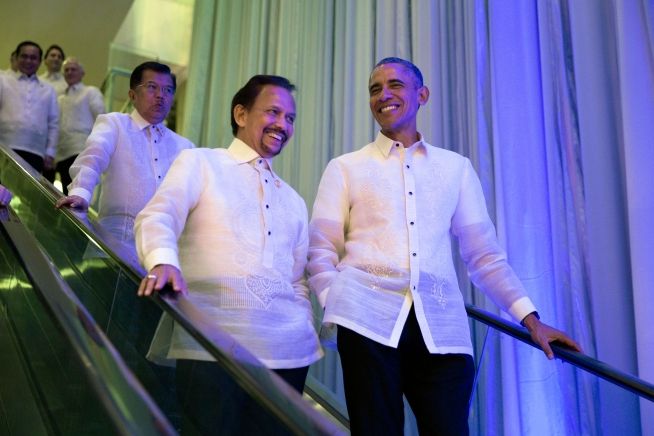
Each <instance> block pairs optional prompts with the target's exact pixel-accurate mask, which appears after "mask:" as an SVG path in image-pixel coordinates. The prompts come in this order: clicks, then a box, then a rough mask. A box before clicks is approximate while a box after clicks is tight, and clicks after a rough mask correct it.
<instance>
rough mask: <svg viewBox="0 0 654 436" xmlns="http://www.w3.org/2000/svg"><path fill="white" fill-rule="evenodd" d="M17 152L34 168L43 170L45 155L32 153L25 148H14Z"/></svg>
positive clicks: (39, 170)
mask: <svg viewBox="0 0 654 436" xmlns="http://www.w3.org/2000/svg"><path fill="white" fill-rule="evenodd" d="M14 151H15V152H16V154H17V155H18V156H20V157H22V158H23V160H24V161H25V162H27V163H28V164H30V165H31V166H32V168H34V169H35V170H36V171H38V172H39V173H40V172H43V157H41V156H39V155H38V154H34V153H30V152H29V151H25V150H14Z"/></svg>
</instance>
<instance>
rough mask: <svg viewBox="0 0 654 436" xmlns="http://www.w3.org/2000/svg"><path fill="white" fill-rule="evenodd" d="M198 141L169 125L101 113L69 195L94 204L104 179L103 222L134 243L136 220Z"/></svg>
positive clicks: (74, 168)
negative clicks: (176, 163)
mask: <svg viewBox="0 0 654 436" xmlns="http://www.w3.org/2000/svg"><path fill="white" fill-rule="evenodd" d="M192 147H193V143H192V142H191V141H189V140H188V139H186V138H184V137H182V136H180V135H178V134H176V133H175V132H173V131H171V130H170V129H168V128H167V127H166V126H164V125H163V124H156V125H151V124H149V123H148V122H147V121H146V120H144V119H143V117H142V116H141V115H140V114H139V113H138V112H137V111H136V110H135V111H133V112H132V113H131V114H122V113H117V112H112V113H109V114H102V115H99V116H98V118H97V120H96V122H95V125H94V126H93V130H92V131H91V134H90V135H89V137H88V139H87V140H86V146H85V148H84V151H82V153H80V154H79V156H78V157H77V159H75V162H74V163H73V165H72V166H71V167H70V176H71V178H72V179H73V181H72V182H71V184H70V185H69V186H68V193H69V195H78V196H80V197H82V198H84V199H85V200H86V201H88V202H90V201H91V198H92V197H93V190H94V189H95V187H96V186H97V185H98V184H99V183H100V181H101V180H102V189H101V192H100V197H99V201H98V217H99V220H100V223H101V224H102V225H103V226H104V227H105V228H106V229H107V230H108V231H109V232H110V233H111V234H113V235H114V236H115V237H116V238H118V239H119V240H121V241H133V240H134V230H133V229H134V218H135V217H136V214H138V213H139V212H140V211H141V209H143V207H144V206H145V205H146V203H147V202H148V201H149V200H150V198H152V196H153V195H154V192H155V191H156V190H157V188H158V187H159V185H161V182H162V181H163V179H164V176H165V175H166V173H167V172H168V169H169V168H170V165H172V163H173V161H174V160H175V158H176V157H177V155H178V154H179V152H180V151H182V150H184V149H187V148H192Z"/></svg>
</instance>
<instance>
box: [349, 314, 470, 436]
mask: <svg viewBox="0 0 654 436" xmlns="http://www.w3.org/2000/svg"><path fill="white" fill-rule="evenodd" d="M337 341H338V351H339V354H340V358H341V364H342V367H343V382H344V385H345V401H346V403H347V411H348V414H349V416H350V430H351V432H352V435H355V436H356V435H402V434H404V403H403V400H402V395H403V394H404V395H405V396H406V398H407V400H408V402H409V405H410V406H411V409H412V410H413V413H414V414H415V416H416V420H417V423H418V431H419V432H420V434H421V435H457V436H459V435H467V434H468V403H469V399H470V394H471V392H472V384H473V380H474V362H473V360H472V357H471V356H469V355H467V354H430V353H429V350H428V349H427V347H426V346H425V343H424V340H423V338H422V334H421V332H420V327H419V325H418V320H417V318H416V315H415V312H414V310H413V307H412V308H411V312H410V314H409V318H408V320H407V322H406V324H405V326H404V330H403V331H402V336H401V338H400V342H399V345H398V348H392V347H388V346H385V345H382V344H379V343H378V342H375V341H373V340H371V339H368V338H366V337H364V336H362V335H360V334H358V333H355V332H353V331H352V330H349V329H347V328H344V327H342V326H338V338H337Z"/></svg>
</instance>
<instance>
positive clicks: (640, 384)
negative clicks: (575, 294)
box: [466, 304, 654, 401]
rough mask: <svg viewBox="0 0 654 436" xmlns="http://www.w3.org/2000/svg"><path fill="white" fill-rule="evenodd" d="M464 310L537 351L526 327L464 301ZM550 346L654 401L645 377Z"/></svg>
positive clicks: (561, 355)
mask: <svg viewBox="0 0 654 436" xmlns="http://www.w3.org/2000/svg"><path fill="white" fill-rule="evenodd" d="M466 311H467V312H468V316H469V317H470V318H473V319H475V320H477V321H479V322H482V323H484V324H486V325H488V326H489V327H492V328H494V329H495V330H498V331H500V332H502V333H504V334H507V335H509V336H512V337H514V338H516V339H518V340H520V341H522V342H524V343H526V344H528V345H531V346H532V347H534V348H536V349H539V350H540V347H539V346H538V345H536V343H535V342H534V341H532V339H531V335H530V334H529V332H527V330H526V329H525V328H522V327H518V326H517V325H516V324H514V323H513V322H511V321H507V320H505V319H502V318H500V317H499V316H497V315H494V314H492V313H490V312H488V311H485V310H482V309H480V308H478V307H475V306H474V305H472V304H466ZM550 345H551V347H552V351H553V352H554V356H555V357H557V358H559V359H561V360H563V361H565V362H567V363H569V364H571V365H574V366H576V367H577V368H580V369H582V370H584V371H586V372H590V373H591V374H595V375H596V376H598V377H601V378H603V379H604V380H607V381H609V382H611V383H613V384H615V385H618V386H620V387H622V388H624V389H626V390H628V391H631V392H633V393H635V394H637V395H639V396H641V397H643V398H646V399H648V400H650V401H654V385H653V384H651V383H648V382H646V381H645V380H642V379H640V378H638V377H635V376H633V375H631V374H627V373H626V372H623V371H620V370H618V369H616V368H614V367H612V366H611V365H609V364H607V363H604V362H602V361H600V360H597V359H594V358H592V357H590V356H588V355H586V354H583V353H579V352H576V351H572V350H570V349H569V348H567V347H565V346H563V345H559V344H557V343H556V342H554V343H552V344H550Z"/></svg>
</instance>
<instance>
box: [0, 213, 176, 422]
mask: <svg viewBox="0 0 654 436" xmlns="http://www.w3.org/2000/svg"><path fill="white" fill-rule="evenodd" d="M0 213H1V214H2V215H3V216H2V217H0V220H1V221H2V222H1V226H0V350H2V354H1V356H0V368H1V369H0V434H8V435H13V434H17V435H23V434H30V435H41V434H44V435H46V434H108V433H113V434H174V429H173V427H172V426H171V424H170V423H169V421H168V420H167V419H166V418H165V417H164V416H163V414H162V413H161V411H160V410H159V409H158V408H157V407H156V405H154V403H153V402H152V400H151V399H150V397H149V396H148V394H147V393H146V392H145V391H144V390H143V388H142V387H141V385H140V384H139V383H138V382H137V381H136V379H135V378H134V376H133V374H132V373H131V372H130V371H129V369H128V368H127V366H126V365H125V364H124V362H123V361H122V359H121V358H120V356H119V355H118V353H117V352H116V350H115V349H114V347H113V346H112V345H111V343H110V342H109V341H108V340H107V338H106V336H105V335H104V334H103V333H102V331H101V330H100V329H99V328H98V326H97V325H96V324H95V322H94V321H93V318H92V317H91V316H90V314H89V313H88V311H87V310H86V309H85V308H84V307H83V306H82V305H81V304H80V302H79V300H78V299H77V298H76V297H75V295H74V294H73V293H72V291H71V290H70V289H69V288H68V287H67V285H66V284H65V283H64V282H63V281H62V280H61V279H60V276H59V275H58V273H57V271H56V270H55V269H54V268H53V266H52V264H51V263H50V262H49V260H48V258H47V257H46V256H45V255H44V254H43V252H42V251H41V250H40V248H39V247H38V245H37V244H36V243H35V241H34V239H33V238H32V237H31V235H30V234H29V232H28V231H27V230H26V229H25V228H24V226H23V225H22V224H21V222H20V220H18V219H17V217H16V216H15V214H13V212H11V211H8V210H6V209H2V210H1V211H0Z"/></svg>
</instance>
